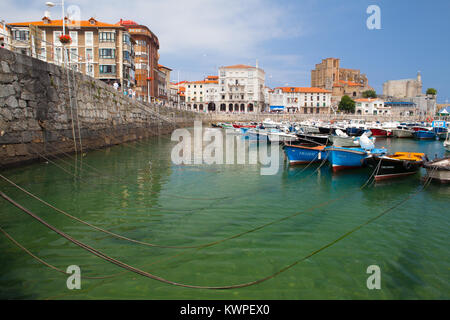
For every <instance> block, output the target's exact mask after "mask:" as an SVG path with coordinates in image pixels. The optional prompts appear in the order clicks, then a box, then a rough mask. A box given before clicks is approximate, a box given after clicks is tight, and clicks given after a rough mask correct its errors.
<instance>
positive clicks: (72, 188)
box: [0, 136, 450, 299]
mask: <svg viewBox="0 0 450 320" xmlns="http://www.w3.org/2000/svg"><path fill="white" fill-rule="evenodd" d="M175 144H176V143H175V142H172V141H170V136H160V137H154V138H149V139H146V140H141V141H139V142H133V143H127V144H123V145H119V146H114V147H110V148H106V149H101V150H96V151H90V152H88V153H87V155H86V156H85V157H83V158H82V161H76V160H75V158H74V156H70V157H62V158H61V159H58V160H54V161H55V162H56V164H58V165H59V166H60V167H62V168H64V169H66V171H68V172H70V173H71V174H69V173H68V172H66V171H63V170H62V169H61V168H60V167H58V166H56V165H55V164H53V163H45V162H41V163H35V164H31V165H27V166H23V167H20V168H14V169H8V170H3V171H1V172H0V173H1V174H2V175H4V176H6V177H7V178H8V179H11V180H12V181H14V182H15V183H17V184H18V185H20V186H21V187H23V188H25V189H26V190H28V191H30V192H32V193H34V194H36V195H37V196H39V197H40V198H42V199H44V200H45V201H47V202H49V203H51V204H52V205H54V206H55V207H58V208H61V209H63V210H65V211H67V212H68V213H70V214H72V215H74V216H76V217H78V218H80V219H83V220H85V221H88V222H89V223H92V224H94V225H97V226H99V227H102V228H104V229H107V230H109V231H112V232H115V233H118V234H121V235H124V236H126V237H129V238H132V239H137V240H140V241H145V242H149V243H154V244H159V245H165V246H195V245H201V244H205V243H210V242H214V241H217V240H221V239H226V238H228V237H230V236H233V235H236V234H240V233H243V232H245V231H247V230H250V229H253V228H255V227H258V226H261V225H264V224H267V223H270V222H272V221H274V220H277V219H280V218H283V217H286V216H290V215H292V214H294V213H296V212H299V213H300V212H301V213H300V214H298V215H296V216H293V217H291V218H289V219H286V220H284V221H280V222H278V223H275V224H271V225H268V226H267V227H264V228H262V229H260V230H257V231H255V232H252V233H248V234H244V235H242V236H240V237H237V238H234V239H229V240H227V241H224V242H221V243H218V244H216V245H212V246H209V247H205V248H201V249H173V248H155V247H147V246H142V245H139V244H135V243H131V242H127V241H123V240H120V239H116V238H113V237H111V236H110V235H107V234H104V233H102V232H99V231H96V230H94V229H92V228H90V227H88V226H86V225H83V224H80V223H79V222H76V221H73V220H71V219H69V218H67V217H65V216H63V215H62V214H60V213H58V212H56V211H54V210H52V209H50V208H48V207H46V206H44V205H43V204H42V203H40V202H38V201H36V200H34V199H33V198H31V197H29V196H28V195H26V194H24V193H23V192H21V191H19V190H17V189H16V188H14V187H13V186H11V185H9V184H8V183H7V182H5V181H3V180H1V181H0V190H2V191H3V192H4V193H5V194H7V195H8V196H10V197H11V198H12V199H14V200H15V201H17V202H19V203H20V204H22V205H23V206H25V207H26V208H28V209H30V210H31V211H33V212H34V213H36V214H37V215H39V216H40V217H42V218H43V219H45V220H46V221H47V222H49V223H50V224H52V225H54V226H55V227H57V228H59V229H60V230H62V231H64V232H66V233H67V234H69V235H70V236H72V237H74V238H76V239H77V240H79V241H82V242H84V243H86V244H88V245H90V246H92V247H94V248H96V249H98V250H100V251H102V252H104V253H106V254H108V255H109V256H111V257H113V258H115V259H118V260H121V261H123V262H125V263H127V264H129V265H132V266H134V267H137V268H140V269H143V270H145V271H147V272H150V273H152V274H154V275H157V276H159V277H162V278H165V279H168V280H170V281H175V282H178V283H184V284H191V285H199V286H224V285H233V284H239V283H246V282H251V281H254V280H258V279H261V278H264V277H267V276H268V275H271V274H273V273H276V272H277V271H278V270H280V269H283V268H284V267H285V266H287V265H290V264H291V263H293V262H295V261H297V260H299V259H301V258H302V257H305V256H307V255H308V254H310V253H311V252H313V251H315V250H317V249H319V248H321V247H322V246H324V245H326V244H327V243H330V242H332V241H334V240H335V239H337V238H339V237H340V236H341V235H343V234H345V233H346V232H348V231H350V230H352V229H353V228H355V227H357V226H358V225H360V224H362V223H364V222H366V221H367V220H369V219H371V218H373V217H374V216H377V215H378V214H380V213H381V212H383V211H384V210H386V209H388V208H390V207H392V206H394V205H396V204H397V203H399V202H400V201H402V200H404V199H405V198H406V197H408V196H410V195H411V194H414V193H415V192H416V191H418V190H419V189H420V188H422V186H423V184H422V182H421V176H424V174H425V170H424V169H422V171H421V172H420V173H418V174H416V175H413V176H409V177H406V178H402V179H396V180H391V181H387V182H383V183H376V184H374V185H369V186H368V187H366V188H363V189H360V187H361V186H362V185H363V184H364V183H365V182H366V181H367V179H368V178H369V176H370V173H371V172H370V170H369V169H358V170H352V171H347V172H342V173H337V174H336V173H332V172H331V169H330V168H329V166H328V164H325V165H323V166H322V167H320V168H319V169H318V166H319V165H318V164H313V165H310V166H308V167H307V168H306V169H305V166H291V167H290V166H289V165H288V164H287V163H286V162H285V160H284V154H283V152H282V151H281V149H280V153H279V160H280V165H279V170H278V173H277V174H275V175H267V176H264V175H261V174H260V167H261V166H260V165H259V164H223V165H216V164H214V165H175V164H173V163H172V162H171V151H172V148H173V146H174V145H175ZM376 146H377V147H386V148H388V150H389V151H390V152H395V151H411V152H425V153H426V154H427V155H428V157H429V158H430V159H431V158H434V157H435V155H436V156H438V157H441V156H443V155H444V148H443V146H442V141H416V140H412V139H393V138H392V139H390V138H389V139H377V142H376ZM249 148H255V146H254V145H253V144H252V145H250V146H249ZM78 160H80V159H79V157H78ZM93 168H95V169H93ZM100 172H101V173H100ZM332 199H336V200H335V201H332V202H330V200H332ZM449 206H450V186H449V185H440V184H436V183H431V184H430V185H429V186H428V187H427V188H426V189H425V190H423V191H421V192H418V193H416V194H414V195H413V196H411V198H410V199H408V200H407V201H406V202H404V203H403V204H401V205H400V206H398V207H396V208H395V209H393V210H392V211H390V212H388V213H387V214H386V215H384V216H383V217H381V218H380V219H377V220H376V221H374V222H373V223H370V224H368V225H366V226H364V227H363V228H361V229H359V230H357V231H356V232H354V233H352V234H350V235H349V236H348V237H346V238H344V239H342V240H341V241H339V242H337V243H335V244H334V245H332V246H330V247H328V248H326V249H325V250H323V251H321V252H319V253H318V254H316V255H314V256H312V257H310V258H308V259H306V260H304V261H302V262H300V263H298V264H297V265H295V266H293V267H292V268H290V269H289V270H286V271H285V272H282V273H280V274H279V275H277V276H276V277H274V278H272V279H269V280H267V281H265V282H262V283H260V284H257V285H254V286H250V287H246V288H241V289H231V290H206V289H191V288H182V287H176V286H173V285H170V284H165V283H161V282H159V281H156V280H153V279H149V278H145V277H143V276H140V275H138V274H134V273H131V272H128V271H126V270H124V269H121V268H119V267H118V266H115V265H113V264H111V263H108V262H106V261H104V260H102V259H100V258H99V257H96V256H94V255H93V254H91V253H89V252H87V251H85V250H83V249H81V248H80V247H78V246H76V245H74V244H73V243H70V242H69V241H68V240H66V239H64V238H61V237H60V236H59V235H58V234H56V233H54V232H53V231H51V230H49V229H47V228H46V227H44V226H43V225H42V224H40V223H39V222H37V221H35V220H33V219H32V218H31V217H29V216H28V215H26V214H25V213H24V212H22V211H21V210H19V209H17V208H15V207H13V206H12V205H11V204H10V203H8V202H6V201H5V200H3V199H1V200H0V226H1V227H2V228H3V229H4V230H5V231H6V232H8V233H9V234H10V235H11V236H13V237H14V238H15V239H16V240H17V241H18V242H20V243H21V244H22V245H23V246H25V247H26V248H27V249H28V250H30V251H31V252H32V253H33V254H35V255H37V256H38V257H39V258H41V259H43V260H45V261H46V262H48V263H51V264H52V265H54V266H56V267H58V268H60V269H63V270H65V269H66V268H67V267H68V266H69V265H78V266H80V268H81V275H82V277H83V276H102V277H103V276H110V275H114V276H113V277H109V278H105V279H82V281H81V289H80V290H68V289H67V287H66V280H67V275H64V274H61V273H58V272H57V271H55V270H52V269H50V268H48V267H46V266H43V265H42V264H40V263H39V262H38V261H36V260H35V259H33V258H32V257H30V256H29V255H27V254H26V253H25V252H23V251H22V250H21V249H19V248H18V247H17V246H15V245H14V244H13V243H11V242H10V240H8V239H7V238H6V237H5V236H4V235H3V234H0V256H1V258H0V298H1V299H448V298H449V296H450V281H449V280H450V259H449V257H450V246H449V240H450V237H449V227H450V215H449V212H450V210H449ZM312 207H315V208H314V209H311V208H312ZM370 265H378V266H379V267H380V269H381V289H380V290H369V289H368V288H367V286H366V281H367V278H368V277H369V274H367V273H366V270H367V267H368V266H370Z"/></svg>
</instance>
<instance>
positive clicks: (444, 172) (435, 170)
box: [423, 157, 450, 183]
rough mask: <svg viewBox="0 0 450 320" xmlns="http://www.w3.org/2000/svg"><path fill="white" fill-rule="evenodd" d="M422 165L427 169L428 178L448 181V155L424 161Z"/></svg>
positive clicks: (449, 158)
mask: <svg viewBox="0 0 450 320" xmlns="http://www.w3.org/2000/svg"><path fill="white" fill-rule="evenodd" d="M423 166H424V168H425V169H426V170H427V177H429V178H430V179H432V180H435V181H439V182H442V183H450V157H446V158H443V159H436V160H434V161H430V162H426V163H425V164H424V165H423Z"/></svg>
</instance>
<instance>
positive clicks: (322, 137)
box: [296, 132, 330, 145]
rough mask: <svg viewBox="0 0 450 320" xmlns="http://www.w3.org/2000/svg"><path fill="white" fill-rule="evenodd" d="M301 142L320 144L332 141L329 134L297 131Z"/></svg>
mask: <svg viewBox="0 0 450 320" xmlns="http://www.w3.org/2000/svg"><path fill="white" fill-rule="evenodd" d="M296 135H297V137H298V141H299V143H315V144H318V145H326V144H328V143H330V140H329V136H328V135H327V134H310V133H302V132H297V133H296Z"/></svg>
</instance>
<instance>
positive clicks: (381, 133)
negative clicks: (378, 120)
mask: <svg viewBox="0 0 450 320" xmlns="http://www.w3.org/2000/svg"><path fill="white" fill-rule="evenodd" d="M369 130H370V132H372V136H373V137H387V136H388V130H387V129H383V128H370V129H369Z"/></svg>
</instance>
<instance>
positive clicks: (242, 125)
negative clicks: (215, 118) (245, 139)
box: [233, 123, 256, 129]
mask: <svg viewBox="0 0 450 320" xmlns="http://www.w3.org/2000/svg"><path fill="white" fill-rule="evenodd" d="M233 128H236V129H240V128H256V125H253V124H239V123H234V124H233Z"/></svg>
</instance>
